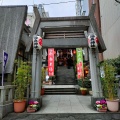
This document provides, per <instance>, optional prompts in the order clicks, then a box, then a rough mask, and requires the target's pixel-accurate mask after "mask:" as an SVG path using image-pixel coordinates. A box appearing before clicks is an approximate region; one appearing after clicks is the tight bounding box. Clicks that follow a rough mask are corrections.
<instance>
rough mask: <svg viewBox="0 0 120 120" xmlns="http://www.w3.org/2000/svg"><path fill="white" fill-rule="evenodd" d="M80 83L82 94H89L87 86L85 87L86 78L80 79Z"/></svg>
mask: <svg viewBox="0 0 120 120" xmlns="http://www.w3.org/2000/svg"><path fill="white" fill-rule="evenodd" d="M78 84H79V86H80V92H81V94H82V95H86V94H87V88H86V87H85V83H84V78H81V79H79V80H78Z"/></svg>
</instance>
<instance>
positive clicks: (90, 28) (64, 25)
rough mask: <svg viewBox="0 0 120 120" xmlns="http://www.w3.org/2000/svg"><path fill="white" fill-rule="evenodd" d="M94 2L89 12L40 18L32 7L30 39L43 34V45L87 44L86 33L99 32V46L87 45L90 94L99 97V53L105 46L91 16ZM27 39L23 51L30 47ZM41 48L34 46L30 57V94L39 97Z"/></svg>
mask: <svg viewBox="0 0 120 120" xmlns="http://www.w3.org/2000/svg"><path fill="white" fill-rule="evenodd" d="M94 11H95V5H93V6H92V8H91V11H90V13H89V16H76V17H55V18H51V17H49V18H40V15H39V12H38V10H37V8H36V7H34V12H35V15H36V20H35V23H34V27H33V31H32V33H31V39H32V37H33V35H34V34H38V35H39V36H41V37H42V38H43V48H77V47H82V48H88V43H87V37H88V34H89V33H95V34H96V35H97V36H98V39H99V44H98V48H96V49H94V50H92V49H89V48H88V49H89V60H90V71H91V80H92V91H93V96H92V97H93V98H99V97H102V90H101V83H100V78H99V74H98V68H97V64H98V53H102V52H104V51H105V50H106V47H105V44H104V42H103V39H102V36H101V35H100V33H99V31H98V28H97V24H96V21H95V18H94ZM31 44H32V41H31V42H30V43H29V45H28V47H27V49H26V51H28V50H29V49H30V47H31ZM39 61H42V50H40V51H39V50H38V51H37V50H36V49H33V61H32V77H33V78H32V80H33V81H32V90H31V98H37V99H39V98H40V90H41V88H40V86H41V81H40V79H41V74H40V73H41V69H40V68H41V67H42V66H41V65H42V62H39Z"/></svg>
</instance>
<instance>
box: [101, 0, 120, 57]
mask: <svg viewBox="0 0 120 120" xmlns="http://www.w3.org/2000/svg"><path fill="white" fill-rule="evenodd" d="M100 13H101V31H102V36H103V39H104V41H105V44H106V47H107V50H106V51H105V52H104V58H105V59H107V58H115V57H117V56H118V55H120V4H118V3H116V2H115V0H110V1H109V0H100Z"/></svg>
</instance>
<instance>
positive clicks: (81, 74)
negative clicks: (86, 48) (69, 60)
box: [76, 48, 84, 79]
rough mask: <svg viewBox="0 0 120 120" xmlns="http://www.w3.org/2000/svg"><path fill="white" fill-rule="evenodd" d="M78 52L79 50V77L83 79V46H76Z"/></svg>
mask: <svg viewBox="0 0 120 120" xmlns="http://www.w3.org/2000/svg"><path fill="white" fill-rule="evenodd" d="M76 52H77V79H81V78H82V77H83V76H84V71H83V52H82V48H76Z"/></svg>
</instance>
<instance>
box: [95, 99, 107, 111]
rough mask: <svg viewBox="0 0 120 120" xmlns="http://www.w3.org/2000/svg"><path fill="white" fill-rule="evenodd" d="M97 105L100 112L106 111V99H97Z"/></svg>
mask: <svg viewBox="0 0 120 120" xmlns="http://www.w3.org/2000/svg"><path fill="white" fill-rule="evenodd" d="M95 107H96V109H97V111H99V112H106V111H107V103H106V100H97V101H96V104H95Z"/></svg>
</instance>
